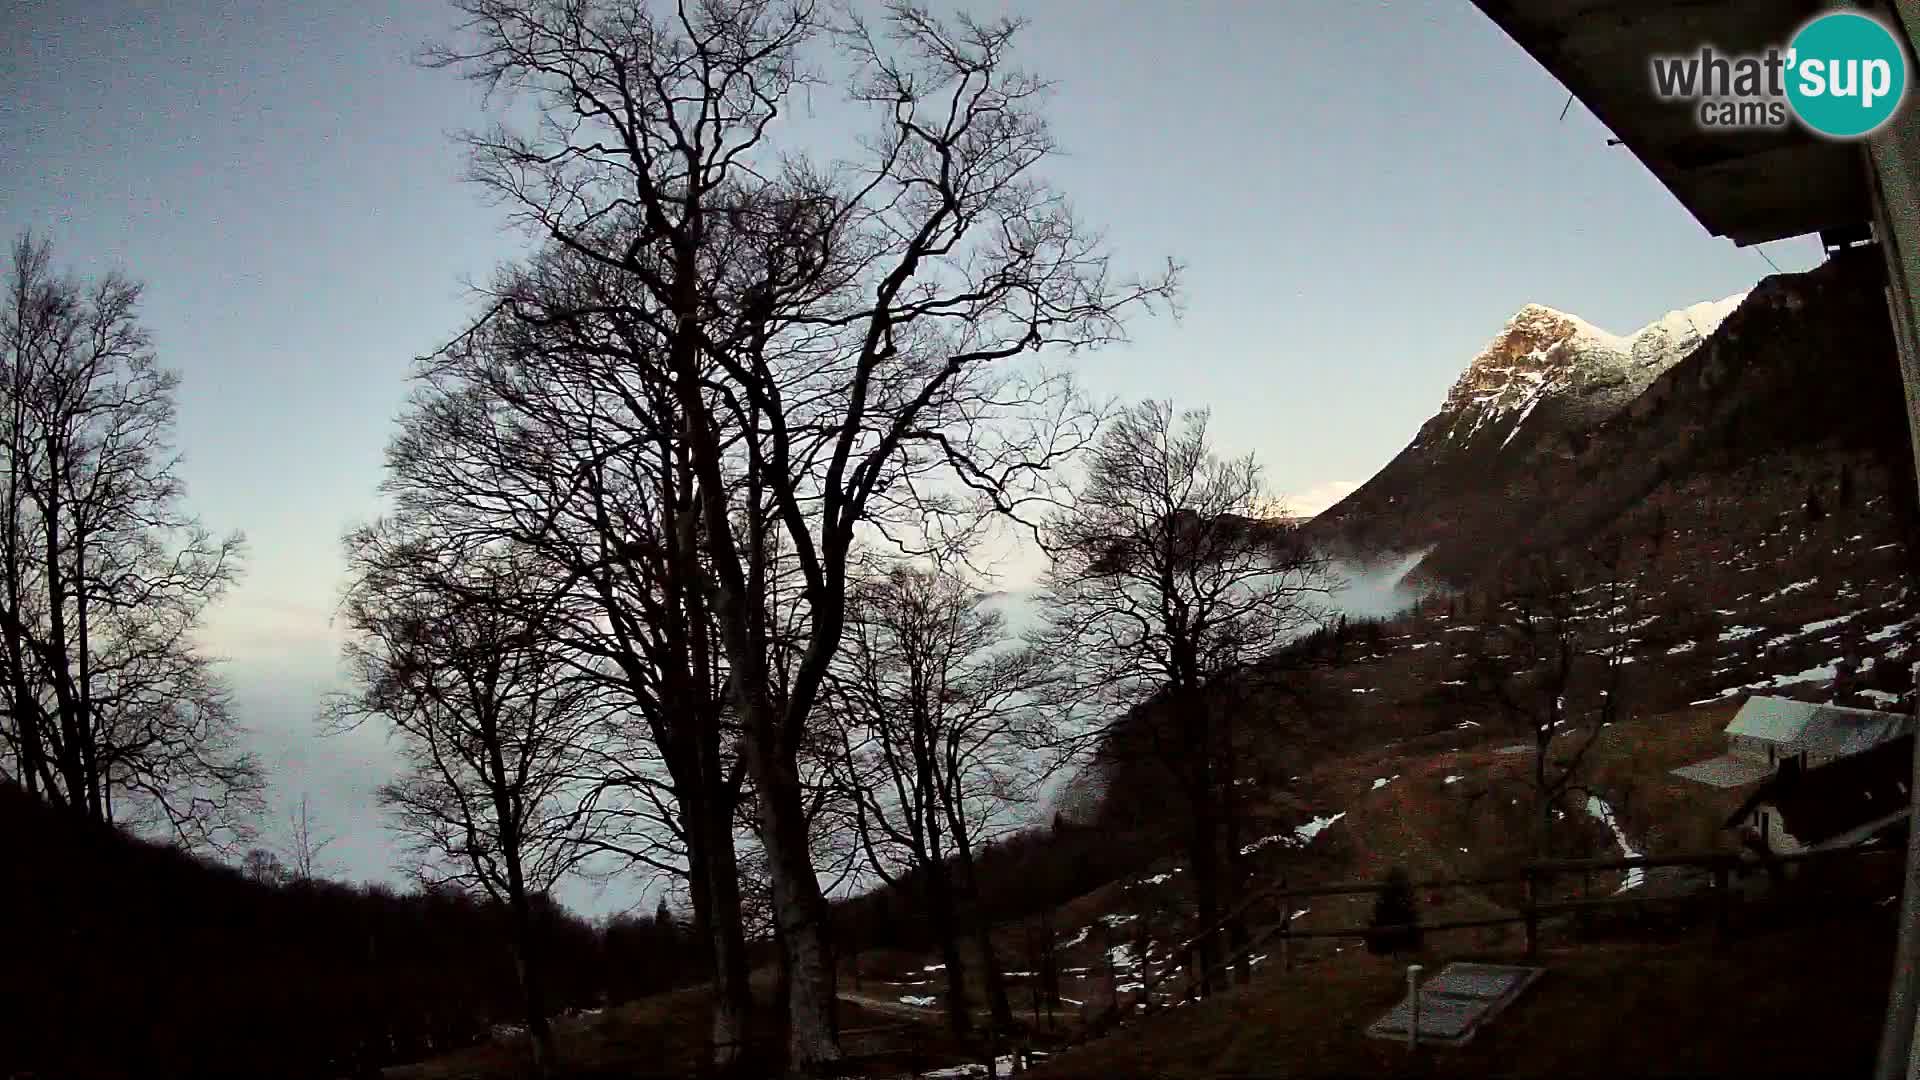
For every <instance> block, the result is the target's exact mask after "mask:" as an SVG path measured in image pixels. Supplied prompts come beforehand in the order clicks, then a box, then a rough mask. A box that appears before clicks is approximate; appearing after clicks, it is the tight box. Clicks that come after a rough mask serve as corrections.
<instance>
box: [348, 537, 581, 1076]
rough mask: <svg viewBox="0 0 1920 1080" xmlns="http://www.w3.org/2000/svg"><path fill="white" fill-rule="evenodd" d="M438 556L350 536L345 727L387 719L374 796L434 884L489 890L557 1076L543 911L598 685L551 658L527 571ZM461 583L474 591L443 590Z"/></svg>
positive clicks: (566, 850) (561, 863)
mask: <svg viewBox="0 0 1920 1080" xmlns="http://www.w3.org/2000/svg"><path fill="white" fill-rule="evenodd" d="M444 559H445V557H444V555H442V554H441V553H439V552H435V551H432V550H427V549H422V548H421V547H419V546H417V545H412V544H408V543H406V542H405V541H404V540H402V541H399V542H395V541H394V540H393V539H392V538H390V537H389V536H387V535H385V534H383V532H382V531H381V529H380V528H379V527H377V526H376V527H370V528H367V529H364V530H361V531H360V532H358V533H356V534H354V535H353V536H352V537H350V538H349V541H348V563H349V567H350V570H351V573H352V583H351V585H350V587H349V589H348V592H347V595H346V599H345V604H344V610H345V614H346V618H347V621H348V623H349V625H350V626H351V627H352V628H353V630H354V631H355V633H356V635H357V636H356V638H355V639H354V640H352V641H351V642H349V644H348V646H347V650H346V655H347V661H348V665H349V668H350V672H351V677H352V679H353V688H352V689H351V690H350V691H348V692H347V693H345V694H344V695H342V696H341V697H339V698H337V699H336V700H335V701H334V702H333V703H332V704H331V706H330V708H329V713H328V717H327V719H328V722H329V724H330V726H331V727H333V728H334V729H335V730H341V729H345V728H350V727H353V726H357V725H358V724H361V723H364V722H366V721H368V720H373V719H377V720H379V721H381V722H382V723H384V724H385V725H386V726H387V727H388V728H389V730H390V731H391V732H392V733H393V734H394V735H395V736H397V738H398V741H399V743H400V747H401V755H402V761H403V763H404V764H403V769H402V772H401V774H400V776H399V778H397V779H396V780H394V781H392V782H391V783H389V784H387V785H385V786H383V787H382V788H381V789H380V800H381V802H382V803H383V804H384V805H385V807H386V808H387V810H388V811H389V812H390V813H391V814H392V815H393V820H394V825H395V828H396V829H397V830H398V831H399V832H400V833H402V834H403V835H405V836H407V837H408V838H410V839H411V841H412V842H413V844H414V848H415V851H416V853H417V855H418V856H419V859H420V862H419V866H418V871H417V872H418V873H419V875H420V876H421V878H422V880H423V881H426V882H428V883H430V884H433V885H457V886H460V887H465V888H474V889H480V890H483V891H484V892H485V893H486V894H487V895H488V896H489V897H490V898H491V899H492V900H493V901H494V902H495V903H497V904H499V905H501V907H502V908H503V909H504V910H505V912H506V914H507V917H508V925H509V934H508V944H509V946H510V948H511V950H512V953H513V957H514V964H515V970H516V972H517V974H518V976H519V981H520V991H521V996H522V1000H523V1002H524V1004H525V1007H526V1023H527V1033H528V1036H529V1039H530V1042H531V1044H532V1048H533V1055H534V1065H535V1067H536V1069H537V1070H538V1071H539V1072H540V1073H541V1074H542V1075H547V1074H548V1073H549V1072H550V1071H551V1070H552V1068H553V1063H554V1060H553V1054H554V1050H553V1033H552V1031H551V1029H550V1027H549V1024H548V1020H547V1003H546V994H545V986H544V983H543V972H542V965H541V956H540V951H539V946H538V941H537V938H536V936H535V932H534V931H535V924H534V917H535V910H536V906H537V905H538V904H539V903H540V902H541V901H542V900H544V899H545V898H546V896H547V895H548V893H549V891H550V890H551V889H552V888H553V886H554V885H555V884H556V883H557V882H558V881H559V880H560V878H561V877H562V876H564V875H565V874H566V873H567V872H568V871H569V870H570V869H571V868H572V867H573V866H574V865H575V864H576V863H577V862H578V861H579V860H580V858H581V857H582V854H583V852H584V851H586V850H587V848H586V847H585V846H584V845H583V844H582V843H581V842H580V841H581V837H580V836H579V833H578V828H577V826H578V821H579V816H578V814H577V813H576V812H575V810H576V805H577V796H576V795H575V793H574V792H573V791H572V790H571V788H572V786H573V785H575V784H576V783H577V782H578V770H577V767H576V766H577V763H578V759H579V747H580V745H581V743H582V737H583V734H584V733H585V731H586V730H587V729H588V727H589V726H590V725H591V724H592V723H593V721H594V720H595V718H596V717H597V715H598V712H599V708H600V703H599V701H598V696H599V686H598V684H597V683H596V682H594V681H592V680H589V679H585V678H582V677H580V676H579V675H578V673H577V672H576V671H574V669H573V668H572V667H571V666H570V665H569V664H567V663H566V662H565V661H564V660H562V659H560V658H559V657H557V656H556V655H555V652H554V649H553V647H552V644H551V639H550V636H549V629H548V627H546V626H545V625H544V624H543V623H542V622H540V621H539V620H538V619H537V618H535V619H530V618H528V617H527V616H526V614H525V613H524V611H523V610H522V609H520V608H519V607H518V605H517V601H518V600H519V599H520V598H521V597H523V596H524V595H525V590H526V588H527V580H526V578H527V576H528V570H527V567H526V565H525V563H524V561H523V560H516V559H514V558H513V557H511V556H510V555H504V554H495V555H493V556H491V557H489V556H488V555H486V554H482V553H474V552H466V553H462V556H461V559H460V563H459V564H458V567H457V569H456V568H454V567H449V566H448V565H446V563H445V561H444ZM456 575H458V578H459V580H462V581H463V582H464V583H465V587H464V588H463V589H461V590H459V591H457V592H454V591H449V590H447V589H445V588H443V587H441V585H442V583H443V582H445V581H447V580H449V579H451V578H454V577H455V576H456Z"/></svg>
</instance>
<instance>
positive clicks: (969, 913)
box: [943, 798, 1013, 1031]
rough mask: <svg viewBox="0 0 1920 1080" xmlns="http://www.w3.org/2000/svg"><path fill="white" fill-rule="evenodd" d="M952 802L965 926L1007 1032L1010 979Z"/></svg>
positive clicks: (948, 806)
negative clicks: (1002, 968) (998, 952)
mask: <svg viewBox="0 0 1920 1080" xmlns="http://www.w3.org/2000/svg"><path fill="white" fill-rule="evenodd" d="M953 803H954V800H953V799H951V798H948V799H944V800H943V804H944V809H945V810H946V814H947V828H948V830H949V831H950V832H951V833H952V834H953V849H954V853H955V854H956V855H957V856H958V861H959V864H960V890H959V891H960V898H961V903H962V907H963V910H964V913H965V925H966V926H967V927H969V928H971V929H972V931H973V934H974V940H975V942H976V943H977V944H978V946H979V949H980V965H981V970H982V974H983V976H984V978H985V981H986V984H987V1009H988V1011H989V1013H990V1014H991V1015H992V1017H993V1025H994V1027H995V1028H997V1029H999V1030H1001V1031H1005V1030H1008V1029H1010V1028H1012V1027H1013V1006H1012V1004H1011V1003H1010V1002H1008V1000H1007V980H1006V978H1005V976H1003V975H1002V974H1001V972H1000V958H999V957H998V956H997V955H996V954H995V952H994V949H993V926H992V925H991V922H990V921H989V920H988V919H987V913H986V911H985V909H984V908H982V906H981V904H980V883H979V880H978V878H976V877H975V876H974V871H973V842H972V840H971V839H969V838H968V836H967V831H966V829H965V828H964V827H963V825H964V824H965V823H964V821H963V820H962V818H961V817H960V815H959V813H958V812H957V811H958V808H957V807H956V806H955V805H953Z"/></svg>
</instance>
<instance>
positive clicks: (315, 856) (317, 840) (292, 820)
mask: <svg viewBox="0 0 1920 1080" xmlns="http://www.w3.org/2000/svg"><path fill="white" fill-rule="evenodd" d="M335 839H337V838H336V837H335V836H334V835H333V834H332V833H329V832H326V831H324V830H323V829H321V828H320V827H319V826H318V825H317V824H316V823H315V822H314V820H313V816H312V814H311V813H310V812H309V810H308V807H307V797H306V796H305V795H302V796H300V808H299V809H298V810H295V811H293V812H292V813H290V814H288V815H287V842H286V846H285V847H284V848H283V849H282V850H281V851H280V852H279V853H278V854H279V855H280V857H281V859H282V861H284V863H285V864H286V867H287V872H288V874H289V875H291V876H292V878H293V879H294V880H295V881H313V880H314V879H316V878H318V877H320V876H321V874H322V872H323V868H324V866H325V863H324V862H323V861H322V857H323V856H324V855H325V854H326V851H327V849H328V848H330V847H332V846H333V842H334V840H335Z"/></svg>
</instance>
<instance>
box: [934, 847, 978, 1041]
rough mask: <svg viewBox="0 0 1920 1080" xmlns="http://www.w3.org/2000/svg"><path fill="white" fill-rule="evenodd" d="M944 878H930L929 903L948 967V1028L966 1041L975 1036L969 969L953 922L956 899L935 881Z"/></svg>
mask: <svg viewBox="0 0 1920 1080" xmlns="http://www.w3.org/2000/svg"><path fill="white" fill-rule="evenodd" d="M940 876H944V875H940V874H937V873H935V872H933V871H929V872H928V874H927V879H928V880H927V901H928V907H929V909H930V911H931V913H932V915H933V920H934V923H935V925H937V926H938V927H939V933H940V960H941V962H942V963H944V964H945V965H946V976H947V995H946V996H947V1026H948V1027H949V1028H950V1029H952V1031H953V1037H954V1038H956V1039H961V1040H964V1039H966V1038H967V1037H968V1036H970V1035H972V1034H973V1017H972V1015H971V1014H970V1013H968V1012H967V978H966V966H965V964H964V962H963V961H962V960H961V958H960V928H959V927H958V926H956V925H955V923H954V918H953V896H952V892H951V890H950V889H949V888H948V886H947V885H946V884H945V883H941V884H938V885H936V884H934V881H933V879H934V878H936V877H940Z"/></svg>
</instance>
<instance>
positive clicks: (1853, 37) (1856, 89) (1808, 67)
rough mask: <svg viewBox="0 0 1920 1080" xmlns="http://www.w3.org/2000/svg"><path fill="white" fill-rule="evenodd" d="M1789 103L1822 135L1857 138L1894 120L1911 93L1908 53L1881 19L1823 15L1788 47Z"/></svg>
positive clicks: (1847, 14) (1847, 13)
mask: <svg viewBox="0 0 1920 1080" xmlns="http://www.w3.org/2000/svg"><path fill="white" fill-rule="evenodd" d="M1788 48H1789V50H1790V51H1789V56H1790V58H1791V59H1790V61H1789V64H1788V67H1787V103H1788V104H1789V105H1791V106H1793V111H1794V114H1795V115H1796V116H1798V117H1800V122H1801V123H1803V124H1805V125H1807V126H1808V127H1810V128H1812V129H1813V130H1814V131H1815V132H1818V133H1819V134H1821V135H1826V136H1829V137H1831V138H1836V139H1855V138H1859V137H1860V136H1862V135H1866V134H1869V133H1871V132H1873V131H1874V130H1875V129H1877V128H1879V126H1880V125H1881V124H1884V123H1886V122H1887V120H1888V119H1889V118H1890V117H1892V116H1893V113H1894V110H1896V109H1898V108H1899V107H1900V99H1901V98H1902V97H1903V96H1905V94H1906V91H1907V54H1906V51H1905V50H1903V49H1902V48H1901V47H1900V42H1899V40H1898V39H1896V38H1895V37H1894V36H1893V32H1892V31H1890V30H1888V29H1887V28H1886V26H1885V25H1884V24H1882V23H1881V22H1880V21H1879V20H1878V19H1874V18H1870V17H1868V16H1866V15H1862V14H1859V13H1857V12H1851V11H1838V12H1833V13H1831V14H1827V15H1822V16H1820V17H1819V18H1817V19H1814V20H1813V21H1812V22H1809V23H1808V24H1807V25H1805V26H1803V27H1801V28H1800V32H1799V33H1798V34H1795V35H1794V36H1793V41H1792V43H1791V44H1790V45H1789V46H1788Z"/></svg>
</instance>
